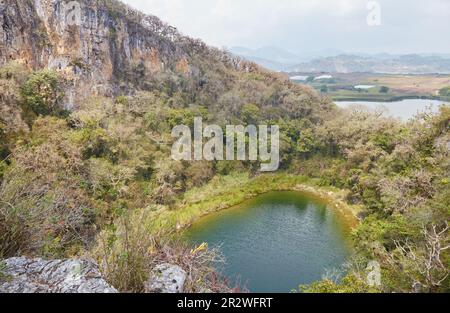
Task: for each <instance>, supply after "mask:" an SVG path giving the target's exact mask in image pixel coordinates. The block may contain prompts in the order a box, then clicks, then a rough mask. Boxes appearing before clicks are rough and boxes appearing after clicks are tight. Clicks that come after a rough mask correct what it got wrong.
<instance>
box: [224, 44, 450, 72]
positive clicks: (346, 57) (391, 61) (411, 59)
mask: <svg viewBox="0 0 450 313" xmlns="http://www.w3.org/2000/svg"><path fill="white" fill-rule="evenodd" d="M229 51H230V52H231V53H233V54H235V55H238V56H241V57H243V58H245V59H247V60H250V61H253V62H255V63H258V64H260V65H261V66H263V67H266V68H268V69H271V70H275V71H285V72H306V73H322V72H327V73H355V72H364V73H366V72H367V73H385V74H430V73H439V74H450V54H437V53H436V54H431V53H430V54H408V55H392V54H388V53H380V54H373V55H371V54H365V53H355V54H346V53H344V52H342V51H339V50H327V51H320V52H316V53H309V54H302V55H300V54H296V53H293V52H289V51H287V50H284V49H281V48H277V47H264V48H260V49H248V48H243V47H234V48H231V49H229Z"/></svg>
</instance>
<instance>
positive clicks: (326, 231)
mask: <svg viewBox="0 0 450 313" xmlns="http://www.w3.org/2000/svg"><path fill="white" fill-rule="evenodd" d="M348 230H349V229H348V227H347V226H345V222H344V221H342V219H341V218H340V217H339V216H337V214H336V213H335V212H333V210H332V209H330V208H329V207H328V206H327V205H326V204H324V203H322V202H321V201H319V200H316V199H314V198H311V197H309V196H306V195H305V194H302V193H297V192H271V193H267V194H264V195H261V196H258V197H256V198H254V199H252V200H249V201H247V202H245V203H243V204H241V205H239V206H236V207H233V208H230V209H227V210H223V211H220V212H217V213H213V214H211V215H208V216H206V217H204V218H202V219H200V220H199V221H198V222H196V223H195V224H194V225H193V226H192V227H190V228H189V229H187V230H186V231H185V233H184V235H183V236H184V237H185V238H186V239H187V240H188V241H190V242H191V243H194V244H201V243H203V242H207V243H208V244H209V246H210V247H217V248H219V249H220V251H221V252H222V254H223V256H224V257H225V258H226V264H224V265H221V267H222V268H220V270H222V272H223V274H224V275H226V276H227V277H230V278H231V280H232V282H233V283H235V282H236V281H235V280H239V281H240V283H241V284H242V285H244V286H245V287H246V288H247V289H248V290H249V291H250V292H290V291H291V290H293V289H298V286H299V285H300V284H309V283H312V282H314V281H317V280H320V279H321V278H322V277H323V275H324V274H326V273H327V271H330V270H333V269H336V268H339V267H341V266H342V265H343V263H345V261H346V260H347V258H348V256H349V253H350V247H349V244H348V236H347V235H348Z"/></svg>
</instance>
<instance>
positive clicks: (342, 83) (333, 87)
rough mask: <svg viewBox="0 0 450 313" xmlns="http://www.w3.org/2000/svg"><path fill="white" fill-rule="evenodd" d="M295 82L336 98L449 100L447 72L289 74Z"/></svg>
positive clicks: (349, 99)
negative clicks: (444, 73) (414, 73)
mask: <svg viewBox="0 0 450 313" xmlns="http://www.w3.org/2000/svg"><path fill="white" fill-rule="evenodd" d="M289 77H291V80H293V81H294V82H296V83H299V84H306V85H309V86H311V87H313V88H315V89H316V90H318V91H319V92H321V93H323V94H327V95H328V96H330V97H331V98H332V99H333V100H335V101H339V100H342V101H352V100H366V101H396V100H401V99H407V98H434V99H438V100H443V101H449V100H450V94H449V93H448V89H446V88H449V87H450V75H443V74H427V75H399V74H375V73H289Z"/></svg>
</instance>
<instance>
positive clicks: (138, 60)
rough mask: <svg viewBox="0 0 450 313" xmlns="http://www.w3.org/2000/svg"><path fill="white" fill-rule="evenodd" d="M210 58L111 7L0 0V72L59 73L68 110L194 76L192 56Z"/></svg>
mask: <svg viewBox="0 0 450 313" xmlns="http://www.w3.org/2000/svg"><path fill="white" fill-rule="evenodd" d="M216 53H217V51H216V49H213V48H208V47H207V46H206V45H205V44H204V43H203V42H201V41H200V40H195V39H191V38H189V37H186V36H183V35H181V34H180V33H179V32H178V31H177V30H176V29H175V28H174V27H171V26H169V25H167V24H165V23H163V22H161V21H160V20H159V19H158V18H157V17H155V16H150V15H145V14H143V13H140V12H138V11H136V10H134V9H132V8H130V7H128V6H127V5H125V4H123V3H121V2H119V1H115V0H77V1H71V0H27V1H24V0H0V65H2V64H5V63H7V62H10V61H17V62H20V63H23V64H25V65H26V66H27V67H29V68H31V69H34V70H36V69H42V68H50V69H54V70H56V71H59V72H62V73H63V74H65V76H66V78H67V86H66V96H67V99H66V101H67V103H66V107H67V108H69V109H71V106H76V103H75V102H76V100H75V99H79V98H80V97H81V98H84V97H87V96H90V95H104V96H111V95H117V94H123V93H127V92H128V91H130V90H133V88H138V89H139V88H140V89H143V88H144V89H145V88H146V87H147V88H148V86H139V84H140V83H142V81H143V78H146V79H147V80H148V79H152V78H155V77H157V76H158V75H163V74H164V75H173V74H174V73H178V74H180V72H183V73H181V74H187V73H196V72H197V73H198V72H199V68H198V66H196V65H195V64H194V63H195V60H194V58H193V56H194V55H195V57H196V58H208V57H211V55H215V54H216ZM219 55H221V54H219ZM221 57H225V55H221Z"/></svg>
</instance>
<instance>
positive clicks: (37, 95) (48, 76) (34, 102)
mask: <svg viewBox="0 0 450 313" xmlns="http://www.w3.org/2000/svg"><path fill="white" fill-rule="evenodd" d="M60 80H61V78H60V77H59V76H58V75H57V73H56V72H54V71H50V70H42V71H38V72H34V73H32V74H31V75H30V76H29V77H28V78H27V80H26V81H25V83H24V85H23V86H22V90H21V94H22V97H23V99H24V102H25V106H26V108H28V109H30V110H31V111H32V112H34V113H35V114H36V115H58V114H60V113H61V112H62V109H61V107H60V102H61V100H62V98H63V93H62V90H61V88H60V85H61V84H60Z"/></svg>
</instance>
